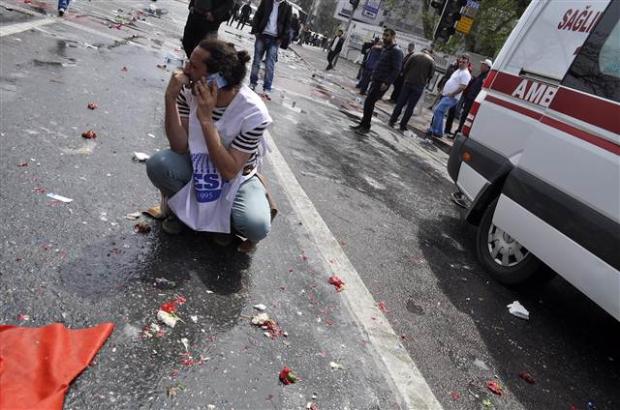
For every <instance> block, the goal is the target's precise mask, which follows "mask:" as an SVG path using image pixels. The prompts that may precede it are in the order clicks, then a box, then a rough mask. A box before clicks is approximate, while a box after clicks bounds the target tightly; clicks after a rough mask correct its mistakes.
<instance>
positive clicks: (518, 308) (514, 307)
mask: <svg viewBox="0 0 620 410" xmlns="http://www.w3.org/2000/svg"><path fill="white" fill-rule="evenodd" d="M506 307H507V308H508V312H510V314H511V315H513V316H516V317H518V318H520V319H525V320H529V319H530V312H528V311H527V309H526V308H525V307H523V305H522V304H521V303H519V301H518V300H515V301H514V302H512V303H511V304H509V305H507V306H506Z"/></svg>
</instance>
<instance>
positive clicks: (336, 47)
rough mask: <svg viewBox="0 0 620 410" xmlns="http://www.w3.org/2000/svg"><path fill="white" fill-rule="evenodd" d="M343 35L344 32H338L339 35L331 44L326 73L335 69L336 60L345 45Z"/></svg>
mask: <svg viewBox="0 0 620 410" xmlns="http://www.w3.org/2000/svg"><path fill="white" fill-rule="evenodd" d="M343 35H344V31H342V30H338V34H336V37H334V39H333V40H332V42H331V46H330V47H329V52H328V53H327V68H326V69H325V70H326V71H327V70H331V69H333V68H334V65H336V61H335V59H336V57H337V56H338V55H339V54H340V52H341V51H342V45H343V44H344V37H343Z"/></svg>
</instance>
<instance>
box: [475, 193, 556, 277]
mask: <svg viewBox="0 0 620 410" xmlns="http://www.w3.org/2000/svg"><path fill="white" fill-rule="evenodd" d="M497 201H498V199H495V200H494V201H493V202H491V204H490V205H489V206H488V207H487V209H486V210H485V212H484V214H483V216H482V219H481V220H480V224H479V225H478V230H477V232H476V254H477V256H478V260H479V261H480V263H481V264H482V266H483V267H484V268H485V269H486V270H487V271H488V272H489V273H490V274H491V276H492V277H493V278H494V279H495V280H496V281H498V282H499V283H501V284H503V285H507V286H518V285H526V284H531V283H532V282H539V281H540V280H541V279H543V277H544V278H545V279H546V277H547V276H548V275H547V274H546V273H543V272H544V271H545V269H544V264H543V263H542V262H541V261H540V260H539V259H538V258H537V257H536V256H534V255H533V254H532V253H531V252H530V253H528V254H527V255H526V256H525V257H524V258H523V259H522V260H521V261H520V262H519V263H518V264H516V265H514V266H502V265H500V264H499V263H498V262H496V261H495V259H494V258H493V256H492V255H491V250H490V249H489V232H490V229H491V226H492V221H493V214H494V213H495V207H496V206H497ZM543 280H544V279H543Z"/></svg>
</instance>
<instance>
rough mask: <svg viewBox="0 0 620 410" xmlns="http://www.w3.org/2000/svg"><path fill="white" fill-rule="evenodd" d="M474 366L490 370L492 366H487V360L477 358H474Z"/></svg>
mask: <svg viewBox="0 0 620 410" xmlns="http://www.w3.org/2000/svg"><path fill="white" fill-rule="evenodd" d="M474 366H476V367H477V368H479V369H481V370H486V371H489V370H491V368H490V367H489V366H487V364H486V363H485V362H483V361H482V360H480V359H475V360H474Z"/></svg>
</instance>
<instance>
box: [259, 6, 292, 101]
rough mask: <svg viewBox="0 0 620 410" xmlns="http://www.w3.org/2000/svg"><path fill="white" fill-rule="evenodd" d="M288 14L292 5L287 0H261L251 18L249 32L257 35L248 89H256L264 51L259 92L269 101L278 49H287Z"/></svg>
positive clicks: (289, 16)
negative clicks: (261, 88) (261, 86)
mask: <svg viewBox="0 0 620 410" xmlns="http://www.w3.org/2000/svg"><path fill="white" fill-rule="evenodd" d="M291 15H292V7H291V5H290V4H288V3H287V1H286V0H262V1H261V2H260V5H259V6H258V10H256V14H255V15H254V20H253V21H252V34H254V35H255V36H256V41H255V42H254V61H252V72H251V74H250V88H252V89H253V90H254V89H255V88H256V84H257V83H258V72H259V71H260V63H261V61H263V56H264V55H265V54H267V58H266V62H265V78H264V79H263V94H262V95H263V97H264V98H266V99H268V100H269V99H271V98H270V97H269V93H270V92H271V85H272V83H273V74H274V71H275V67H276V58H277V56H278V48H279V47H282V48H283V49H286V48H288V42H289V39H290V37H289V31H290V29H291Z"/></svg>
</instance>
